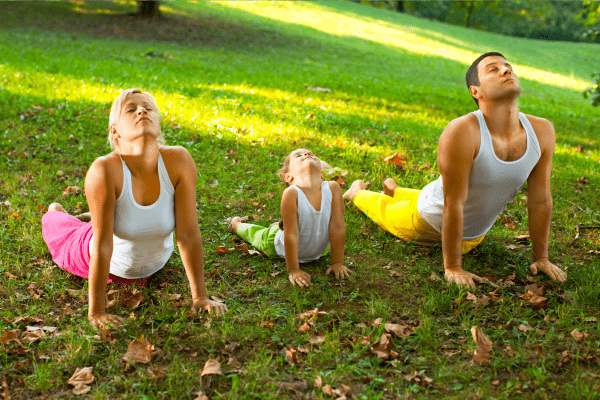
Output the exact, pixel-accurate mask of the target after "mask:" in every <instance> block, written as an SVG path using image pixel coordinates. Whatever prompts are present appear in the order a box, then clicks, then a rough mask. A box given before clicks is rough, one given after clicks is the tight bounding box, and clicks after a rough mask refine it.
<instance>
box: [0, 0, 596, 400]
mask: <svg viewBox="0 0 600 400" xmlns="http://www.w3.org/2000/svg"><path fill="white" fill-rule="evenodd" d="M134 10H135V4H134V2H115V3H108V2H91V3H84V2H40V3H35V4H34V3H29V2H0V54H1V56H0V274H1V275H0V276H1V279H2V285H0V332H2V334H3V339H1V341H2V343H1V344H0V365H1V375H2V376H0V379H2V383H0V384H1V385H2V387H0V396H1V395H4V398H6V394H8V395H9V396H10V398H11V399H33V398H70V397H75V395H74V394H73V392H72V386H70V385H68V384H67V381H68V380H69V378H70V377H71V376H72V375H73V373H74V372H75V370H76V368H77V367H93V372H92V375H93V376H94V377H95V381H94V382H93V383H91V384H90V386H91V391H90V392H89V393H88V394H86V395H85V396H84V397H87V398H94V399H96V398H97V399H104V398H148V399H150V398H152V399H153V398H159V399H173V398H190V399H195V398H196V397H198V398H201V397H200V394H201V393H203V394H205V395H207V396H208V397H209V398H211V399H217V398H260V399H264V398H335V397H338V396H335V397H332V396H330V395H329V394H327V393H326V392H328V390H327V389H324V388H325V385H330V386H329V387H330V388H333V389H336V390H341V392H344V390H345V389H346V387H348V388H349V390H350V391H349V393H348V394H347V395H346V396H347V397H348V398H356V399H379V398H385V399H387V398H390V399H391V398H456V399H478V398H495V399H512V398H518V397H523V398H535V399H575V398H581V399H592V398H597V397H598V396H600V383H599V381H598V375H599V374H600V366H599V357H600V322H598V318H599V317H600V315H598V310H599V307H598V303H599V300H600V260H599V250H598V249H599V248H600V232H599V229H598V226H599V225H600V214H599V211H598V210H599V209H600V191H599V187H600V185H599V182H600V181H599V178H600V150H599V147H598V126H599V125H600V110H599V109H597V108H593V107H591V106H589V105H588V104H587V101H586V100H584V99H583V98H582V96H581V91H582V90H583V89H585V88H586V87H587V86H588V85H589V81H590V74H591V73H592V72H593V71H594V70H597V69H598V65H600V51H598V50H599V47H598V45H597V44H585V43H559V42H540V41H533V40H524V39H517V38H509V37H504V36H499V35H494V34H491V33H485V32H478V31H474V30H468V29H464V28H460V27H456V26H450V25H445V24H442V23H439V22H431V21H427V20H421V19H416V18H413V17H411V16H407V15H403V14H398V13H393V12H390V11H386V10H381V9H376V8H370V7H367V6H363V5H357V4H354V3H351V2H325V3H299V2H282V3H278V2H268V3H267V2H265V3H258V2H241V3H234V2H222V3H205V2H198V3H186V2H164V3H163V15H164V18H163V19H162V20H159V21H153V22H146V21H141V20H138V19H136V18H134V17H131V16H127V15H126V14H127V13H129V12H132V11H134ZM491 50H495V51H500V52H502V53H504V54H505V55H506V56H507V58H508V60H509V61H510V62H511V63H512V64H513V65H515V70H516V73H517V74H518V75H519V76H520V78H521V85H522V87H523V93H522V96H521V99H520V107H521V111H523V112H525V113H529V114H534V115H537V116H540V117H544V118H547V119H549V120H551V121H552V122H553V123H554V126H555V129H556V132H557V146H556V154H555V157H554V173H553V182H552V184H553V196H554V216H553V222H552V232H551V238H550V255H551V260H553V261H554V262H555V263H556V264H558V265H561V266H562V267H563V268H565V269H567V270H568V274H569V279H568V281H567V282H566V283H564V284H555V283H553V282H551V281H550V280H549V279H547V278H546V277H545V276H540V275H538V276H535V277H532V276H531V275H530V274H529V269H528V266H529V264H530V263H531V262H532V255H531V249H530V246H529V243H528V242H527V241H519V240H517V239H515V237H516V236H518V235H523V234H527V213H526V196H527V188H526V187H525V188H524V189H523V191H522V192H521V193H520V194H519V195H518V196H517V198H516V200H515V201H514V202H513V203H511V204H509V206H508V207H507V209H506V210H505V212H504V213H503V214H502V215H501V217H500V218H499V219H498V221H497V222H496V224H495V225H494V227H493V228H492V230H491V231H490V232H489V233H488V235H487V236H486V238H485V240H484V241H483V243H482V244H481V245H479V246H478V247H477V248H476V249H475V250H474V251H472V252H471V253H469V254H468V255H466V256H464V264H465V267H466V268H467V269H468V270H470V271H472V272H474V273H477V274H479V275H484V276H488V277H489V278H490V279H491V280H492V281H495V282H496V285H497V286H498V287H497V288H496V287H492V286H491V285H487V284H481V285H478V287H477V288H476V289H474V290H471V291H470V293H471V294H472V295H474V296H476V297H477V298H478V299H479V300H478V301H481V299H482V298H483V296H484V295H485V296H488V297H491V298H492V301H489V303H488V304H483V305H478V306H474V303H473V301H470V300H469V298H472V297H471V296H469V298H468V297H467V296H468V295H467V292H468V291H467V290H466V289H459V288H458V287H456V286H454V285H453V286H449V285H447V284H446V283H445V282H443V281H441V280H436V279H435V277H436V276H437V277H442V276H443V268H442V252H441V248H440V247H439V246H438V247H433V248H423V247H419V246H416V245H412V244H405V243H403V242H399V240H397V239H396V238H395V237H394V236H392V235H390V234H387V233H385V232H383V231H382V230H381V229H379V228H378V227H377V226H376V225H375V224H374V223H372V222H371V221H370V220H368V219H367V218H366V217H365V216H364V215H363V214H362V213H360V212H359V211H358V210H357V209H356V208H355V207H354V206H353V205H350V204H347V205H346V214H345V220H346V227H347V232H348V234H347V244H346V263H347V265H348V266H349V267H350V268H351V269H353V270H354V271H355V274H354V275H353V276H352V277H351V278H350V279H348V280H346V281H342V282H338V281H336V280H335V279H334V278H332V277H331V276H325V270H326V268H327V267H328V266H329V261H330V259H329V257H325V258H324V259H322V260H320V261H318V262H313V263H311V264H308V266H307V267H306V269H305V270H306V271H307V272H309V273H310V274H311V275H312V277H313V282H314V286H312V287H311V288H309V289H298V288H295V287H294V288H293V287H291V285H290V283H289V282H288V280H287V277H286V273H285V263H284V261H283V260H269V259H267V258H266V257H262V256H256V255H253V256H250V255H246V254H244V253H243V252H242V251H239V250H237V249H235V245H236V244H237V243H238V241H236V239H235V238H234V237H233V235H231V234H229V233H228V232H227V231H226V229H225V226H224V225H223V223H222V221H223V220H224V219H225V218H226V217H229V216H233V215H240V216H245V215H248V216H250V217H251V218H253V219H255V220H257V223H260V224H264V225H267V224H270V223H272V222H273V221H276V220H278V219H279V202H280V199H281V193H282V191H283V188H284V187H283V184H282V182H281V181H280V180H279V178H278V177H277V171H278V169H279V168H280V166H281V163H282V161H283V159H284V157H285V156H286V155H287V154H288V153H289V152H290V151H292V150H293V149H295V148H297V147H307V148H309V149H311V150H312V151H313V152H314V153H315V154H317V155H318V156H319V157H321V158H322V159H324V160H326V161H327V162H329V163H330V164H332V165H333V166H335V167H339V171H347V174H346V175H345V176H343V177H341V178H340V181H345V182H346V184H345V185H346V186H344V184H343V186H342V189H343V190H345V188H346V187H347V184H349V183H351V182H352V181H353V180H354V179H358V178H362V179H364V180H365V181H370V186H369V187H370V188H371V189H373V190H380V188H381V182H382V181H383V179H385V178H386V177H388V176H392V177H394V178H396V180H397V182H398V183H399V184H400V185H401V186H406V187H414V188H421V187H423V186H424V185H425V184H426V183H428V182H430V181H431V180H433V179H435V178H436V177H437V174H438V171H437V166H436V151H437V139H438V137H439V135H440V133H441V131H442V130H443V128H444V127H445V126H446V124H447V123H448V122H449V121H450V120H452V119H454V118H456V117H458V116H460V115H463V114H466V113H468V112H470V111H473V110H474V103H473V101H472V99H471V98H470V96H469V95H468V92H467V90H466V87H465V84H464V74H465V72H466V70H467V68H468V65H470V63H471V62H472V60H474V59H475V58H476V57H477V55H479V54H480V53H483V52H485V51H491ZM128 87H140V88H143V89H144V90H147V91H149V92H151V93H152V94H154V95H155V97H156V99H157V102H158V105H159V106H160V107H161V111H162V113H163V116H164V117H163V121H162V126H163V132H164V134H165V136H166V139H167V143H168V144H172V145H182V146H185V147H186V148H187V149H188V150H189V151H190V152H191V154H192V156H193V157H194V159H195V160H196V163H197V165H198V169H199V182H198V220H199V222H200V228H201V231H202V234H203V240H204V252H205V256H204V260H205V270H206V273H207V286H208V290H209V293H210V294H212V295H215V296H218V297H219V298H221V299H223V300H224V301H225V303H226V304H227V305H228V307H229V310H230V311H229V312H228V313H227V314H226V316H225V317H221V318H218V319H217V318H213V317H210V316H208V315H206V314H200V315H196V316H194V315H191V314H190V313H189V311H190V306H191V299H190V293H189V286H188V282H187V279H186V277H185V273H184V270H183V266H182V263H181V259H180V258H179V255H178V254H174V255H173V256H172V257H171V260H170V261H169V263H168V264H167V266H166V267H165V268H164V269H163V270H162V271H161V272H159V273H158V274H156V275H155V276H154V277H153V278H151V280H150V284H149V287H147V288H143V289H140V290H139V292H140V293H139V294H141V296H143V299H142V300H141V302H140V303H139V304H138V305H137V306H136V305H135V304H131V303H128V302H126V301H124V298H125V295H126V293H124V287H122V286H118V285H109V287H108V290H109V291H110V290H113V291H115V292H113V293H111V294H110V295H109V298H110V300H115V301H113V302H112V303H113V304H114V305H113V306H112V307H111V308H110V309H109V312H111V313H114V314H118V315H121V316H123V317H127V318H128V322H127V324H126V326H125V328H126V330H125V331H124V332H113V333H112V334H111V335H102V336H100V335H97V332H94V331H93V329H92V328H91V327H90V326H89V324H88V322H87V290H88V288H87V281H86V280H83V279H80V278H77V277H75V276H71V275H69V274H67V273H65V272H63V271H62V270H61V269H59V268H57V266H56V265H55V264H53V262H52V259H51V257H50V254H49V252H48V250H47V248H46V245H45V243H44V241H43V238H42V235H41V216H42V215H43V213H44V212H45V207H47V206H48V204H49V203H51V202H54V201H58V202H60V203H62V204H63V205H64V206H65V208H66V209H67V210H68V211H70V212H71V213H77V212H81V211H87V203H86V201H85V197H84V196H83V193H81V191H80V190H77V189H72V190H70V191H68V190H66V189H67V187H69V186H71V187H75V186H76V187H79V188H83V186H84V179H85V173H86V169H87V168H88V167H89V165H90V164H91V163H92V161H93V160H94V159H95V158H96V157H98V156H100V155H103V154H106V153H108V152H109V150H110V149H109V146H108V144H107V142H106V136H107V122H108V111H109V109H110V105H111V103H112V100H113V99H114V98H115V97H116V96H117V94H118V93H119V92H120V90H122V89H125V88H128ZM316 87H320V88H327V89H330V91H329V92H325V91H314V90H311V88H316ZM394 153H398V154H400V155H401V156H402V159H403V160H404V161H403V163H404V165H403V166H395V165H393V164H390V163H386V162H384V158H385V157H387V156H390V155H392V154H394ZM339 175H341V172H338V176H339ZM333 178H334V179H336V178H337V177H336V176H334V177H333ZM218 246H226V247H227V248H234V249H235V250H234V251H231V252H227V253H224V254H219V253H218V252H217V247H218ZM513 274H514V276H513ZM532 283H535V284H536V285H537V287H543V296H544V297H546V298H547V303H545V304H543V305H542V306H541V307H537V308H534V307H532V306H531V305H530V304H529V302H527V301H526V300H524V299H523V298H522V297H520V296H522V295H524V294H525V293H526V292H528V290H529V289H531V288H532V287H531V286H528V285H531V284H532ZM493 291H495V294H494V296H491V295H490V292H493ZM134 303H136V302H134ZM315 308H318V309H319V310H324V311H326V312H327V314H325V315H320V316H318V318H317V319H316V320H314V327H312V328H311V330H310V331H309V332H307V333H302V332H299V330H298V328H299V327H300V326H301V325H302V324H303V321H302V320H301V319H300V318H299V314H300V313H302V312H304V311H307V310H312V309H315ZM18 317H30V318H25V319H17V318H18ZM385 323H394V324H400V325H404V327H405V332H406V333H410V335H408V336H406V337H401V336H405V335H401V336H398V335H396V334H392V335H391V336H390V337H389V340H391V344H390V346H391V347H390V349H391V350H393V351H394V352H395V354H394V355H392V356H390V357H389V358H388V359H382V358H378V357H377V356H376V355H375V354H374V353H373V352H372V351H371V346H373V345H374V344H375V343H376V342H377V341H379V339H380V338H381V337H382V335H383V334H384V333H385V332H386V331H385ZM27 326H30V327H33V328H27ZM473 326H479V327H481V328H482V330H483V332H484V333H485V334H486V335H488V336H489V338H490V340H491V341H493V342H494V345H493V349H492V352H491V355H490V357H489V361H487V362H484V363H482V364H480V365H476V364H474V363H473V362H472V354H473V351H474V349H475V343H474V341H473V339H472V338H471V332H470V329H471V327H473ZM40 327H45V328H42V329H39V328H40ZM27 329H29V330H30V331H31V330H32V329H33V331H31V332H29V333H28V334H26V333H25V331H26V330H27ZM574 330H577V331H578V332H580V333H582V334H583V337H582V338H580V339H581V340H579V341H578V340H576V339H575V338H574V335H572V332H573V331H574ZM11 331H17V332H16V333H17V335H18V338H19V340H20V341H21V344H18V343H16V342H15V341H11V340H10V339H9V337H10V335H11V333H10V332H11ZM40 332H42V333H40ZM134 339H141V341H142V342H143V341H146V340H147V341H148V342H149V343H150V344H151V345H153V346H154V353H153V356H152V358H151V361H150V362H149V363H147V364H143V363H135V362H127V361H125V360H123V359H122V356H123V355H124V354H125V353H126V352H127V348H128V344H129V343H130V342H131V341H132V340H134ZM316 342H320V343H316ZM294 351H296V355H295V357H291V358H290V357H289V353H290V352H291V353H293V352H294ZM286 353H288V357H287V358H286ZM209 359H217V360H218V361H220V363H221V370H222V375H206V376H204V377H201V372H202V370H203V367H204V365H205V363H206V361H207V360H209ZM233 359H235V360H237V363H236V362H234V361H232V360H233ZM316 377H320V380H321V381H322V384H323V387H321V388H319V387H318V385H317V383H315V379H316ZM318 379H319V378H317V380H318ZM343 385H346V386H343ZM341 392H337V393H341Z"/></svg>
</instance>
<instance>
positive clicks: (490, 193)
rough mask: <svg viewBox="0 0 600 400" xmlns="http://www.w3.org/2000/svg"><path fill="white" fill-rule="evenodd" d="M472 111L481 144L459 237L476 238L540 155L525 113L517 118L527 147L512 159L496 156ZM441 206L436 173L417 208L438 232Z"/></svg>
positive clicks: (481, 122) (516, 190) (480, 117)
mask: <svg viewBox="0 0 600 400" xmlns="http://www.w3.org/2000/svg"><path fill="white" fill-rule="evenodd" d="M473 114H475V115H476V116H477V120H478V121H479V128H480V132H481V145H480V147H479V152H478V154H477V157H475V159H474V160H473V167H472V168H471V176H470V177H469V194H468V196H467V200H466V203H465V207H464V212H463V221H464V229H463V240H471V239H476V238H479V237H481V236H483V235H485V234H486V233H487V232H488V231H489V230H490V229H491V227H492V225H493V224H494V222H495V221H496V218H498V216H499V215H500V213H501V212H502V211H503V210H504V208H505V207H506V205H507V204H508V203H510V202H511V201H512V200H513V199H514V198H515V196H516V195H517V193H519V191H520V190H521V188H522V187H523V185H525V182H526V181H527V178H528V177H529V174H530V173H531V171H532V170H533V168H534V167H535V166H536V164H537V162H538V160H539V159H540V156H541V151H540V145H539V143H538V140H537V137H536V135H535V132H534V131H533V127H532V126H531V123H530V122H529V120H528V119H527V117H526V116H525V114H523V113H519V120H520V121H521V125H522V126H523V128H524V129H525V132H526V134H527V149H526V150H525V154H523V156H522V157H521V158H520V159H518V160H516V161H503V160H501V159H499V158H498V157H497V156H496V153H494V147H493V144H492V137H491V135H490V132H489V130H488V128H487V125H486V123H485V118H484V117H483V113H482V112H481V110H477V111H475V112H474V113H473ZM443 209H444V191H443V182H442V176H441V175H440V177H439V178H438V179H437V180H435V181H433V182H431V183H430V184H428V185H427V186H425V187H424V188H423V190H422V191H421V193H420V194H419V199H418V201H417V210H418V211H419V214H420V215H421V217H422V218H423V219H424V220H425V221H427V222H428V223H429V224H430V225H431V226H432V227H433V228H434V229H435V230H437V231H438V232H441V231H442V210H443Z"/></svg>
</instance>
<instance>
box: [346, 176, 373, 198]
mask: <svg viewBox="0 0 600 400" xmlns="http://www.w3.org/2000/svg"><path fill="white" fill-rule="evenodd" d="M366 188H367V185H366V184H365V182H364V181H363V180H362V179H357V180H355V181H354V182H352V186H350V189H348V190H347V191H346V193H344V194H343V197H344V198H345V199H346V200H350V201H352V200H354V196H356V195H357V194H358V192H360V191H361V190H365V189H366Z"/></svg>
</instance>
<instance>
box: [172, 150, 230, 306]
mask: <svg viewBox="0 0 600 400" xmlns="http://www.w3.org/2000/svg"><path fill="white" fill-rule="evenodd" d="M169 151H171V152H174V153H175V154H174V159H175V160H176V164H175V165H177V170H178V171H179V173H180V175H179V176H178V180H177V183H176V185H175V237H176V240H177V246H178V247H179V253H180V254H181V260H182V261H183V266H184V268H185V273H186V275H187V277H188V280H189V281H190V289H191V292H192V301H193V305H194V307H197V308H200V309H204V310H206V311H209V312H211V311H215V313H216V314H217V315H221V314H223V313H225V312H226V311H227V306H226V305H225V304H223V303H220V302H216V301H212V300H209V299H208V293H207V291H206V284H205V281H204V259H203V254H202V236H201V235H200V227H199V226H198V218H197V212H196V184H197V181H198V171H197V169H196V164H195V163H194V160H193V159H192V156H191V155H190V153H189V152H188V151H187V150H186V149H184V148H183V147H174V148H171V149H170V150H169Z"/></svg>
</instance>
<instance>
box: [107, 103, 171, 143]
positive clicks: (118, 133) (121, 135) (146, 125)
mask: <svg viewBox="0 0 600 400" xmlns="http://www.w3.org/2000/svg"><path fill="white" fill-rule="evenodd" d="M159 135H160V122H159V119H158V114H157V110H156V109H155V107H154V105H153V103H152V102H151V101H150V99H149V98H148V96H146V95H145V94H142V93H134V94H131V95H129V96H127V97H126V98H125V101H124V102H123V107H122V108H121V110H120V112H119V120H118V122H117V123H116V124H115V126H114V131H113V137H114V138H115V139H117V140H124V141H129V142H133V141H135V140H136V139H139V138H141V137H144V136H149V137H151V138H155V139H156V138H158V136H159Z"/></svg>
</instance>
